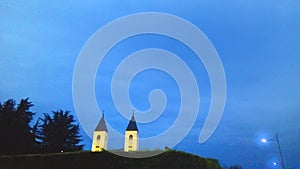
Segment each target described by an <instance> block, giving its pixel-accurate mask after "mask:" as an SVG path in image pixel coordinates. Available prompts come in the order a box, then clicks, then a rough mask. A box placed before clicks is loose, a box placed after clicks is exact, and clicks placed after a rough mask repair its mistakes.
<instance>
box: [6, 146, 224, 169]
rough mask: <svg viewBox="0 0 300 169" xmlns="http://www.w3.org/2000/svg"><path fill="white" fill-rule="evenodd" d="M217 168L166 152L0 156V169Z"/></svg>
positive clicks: (217, 168) (215, 164) (208, 162)
mask: <svg viewBox="0 0 300 169" xmlns="http://www.w3.org/2000/svg"><path fill="white" fill-rule="evenodd" d="M102 168H103V169H150V168H151V169H221V167H220V165H219V163H218V161H217V160H214V159H207V158H202V157H199V156H196V155H192V154H188V153H185V152H180V151H173V150H169V151H166V152H164V153H162V154H160V155H157V156H153V157H148V158H126V157H121V156H118V155H115V154H113V153H110V152H107V151H103V152H100V153H91V152H73V153H56V154H34V155H9V156H8V155H7V156H0V169H102Z"/></svg>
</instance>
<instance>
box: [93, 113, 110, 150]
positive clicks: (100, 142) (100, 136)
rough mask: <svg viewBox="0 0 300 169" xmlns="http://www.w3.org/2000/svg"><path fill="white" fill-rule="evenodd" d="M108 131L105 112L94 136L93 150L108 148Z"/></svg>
mask: <svg viewBox="0 0 300 169" xmlns="http://www.w3.org/2000/svg"><path fill="white" fill-rule="evenodd" d="M107 139H108V131H107V127H106V123H105V120H104V114H103V115H102V117H101V119H100V121H99V123H98V125H97V127H96V129H95V131H94V136H93V143H92V152H97V151H102V150H103V149H104V150H105V149H107Z"/></svg>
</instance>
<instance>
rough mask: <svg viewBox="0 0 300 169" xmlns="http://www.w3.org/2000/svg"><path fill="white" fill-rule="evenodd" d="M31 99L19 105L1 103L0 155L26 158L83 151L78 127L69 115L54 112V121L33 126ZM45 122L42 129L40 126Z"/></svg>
mask: <svg viewBox="0 0 300 169" xmlns="http://www.w3.org/2000/svg"><path fill="white" fill-rule="evenodd" d="M28 100H29V99H28V98H26V99H22V100H21V101H20V103H19V104H18V105H16V102H15V100H13V99H9V100H7V101H6V102H4V103H3V104H2V103H1V102H0V133H1V139H0V154H26V153H38V152H39V153H44V152H58V151H61V150H63V151H77V150H81V149H82V145H79V144H78V143H79V142H80V141H81V140H80V137H81V136H80V135H79V125H76V124H74V123H75V120H74V118H73V116H72V115H70V112H69V111H65V112H64V111H62V110H60V111H57V112H53V117H51V116H50V115H49V114H44V118H43V119H41V118H39V120H38V121H37V122H36V123H35V124H34V125H33V126H31V125H30V124H31V122H32V119H33V116H34V115H35V114H34V113H33V112H31V111H30V108H31V107H32V106H33V104H32V103H31V102H29V101H28ZM40 121H42V122H43V123H42V125H40V124H39V122H40Z"/></svg>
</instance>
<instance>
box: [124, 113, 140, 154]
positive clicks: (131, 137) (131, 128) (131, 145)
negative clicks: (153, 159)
mask: <svg viewBox="0 0 300 169" xmlns="http://www.w3.org/2000/svg"><path fill="white" fill-rule="evenodd" d="M138 149H139V130H138V128H137V126H136V121H135V118H134V114H132V117H131V120H130V122H129V124H128V126H127V129H126V131H125V141H124V151H125V152H129V151H138Z"/></svg>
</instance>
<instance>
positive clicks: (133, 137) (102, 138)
mask: <svg viewBox="0 0 300 169" xmlns="http://www.w3.org/2000/svg"><path fill="white" fill-rule="evenodd" d="M138 134H139V130H138V128H137V125H136V121H135V118H134V114H132V117H131V120H130V121H129V123H128V126H127V128H126V131H125V138H124V152H130V151H138V145H139V135H138ZM107 140H108V130H107V127H106V122H105V120H104V114H103V115H102V117H101V119H100V121H99V123H98V125H97V127H96V128H95V131H94V135H93V141H92V150H91V151H92V152H100V151H102V150H106V149H107Z"/></svg>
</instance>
